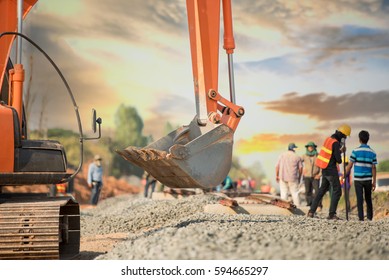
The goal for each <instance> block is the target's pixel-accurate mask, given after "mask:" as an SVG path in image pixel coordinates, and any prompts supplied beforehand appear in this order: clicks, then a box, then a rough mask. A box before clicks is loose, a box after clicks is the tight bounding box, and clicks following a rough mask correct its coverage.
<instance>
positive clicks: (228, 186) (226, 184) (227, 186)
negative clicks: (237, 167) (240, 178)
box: [222, 175, 234, 191]
mask: <svg viewBox="0 0 389 280" xmlns="http://www.w3.org/2000/svg"><path fill="white" fill-rule="evenodd" d="M222 186H223V188H222V190H223V191H227V190H228V191H230V190H233V189H234V185H233V181H232V179H231V177H230V176H229V175H227V177H226V178H224V180H223V182H222Z"/></svg>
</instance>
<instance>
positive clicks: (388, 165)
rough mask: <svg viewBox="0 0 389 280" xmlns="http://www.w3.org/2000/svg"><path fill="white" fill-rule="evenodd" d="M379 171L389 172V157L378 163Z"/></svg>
mask: <svg viewBox="0 0 389 280" xmlns="http://www.w3.org/2000/svg"><path fill="white" fill-rule="evenodd" d="M377 171H378V172H389V159H385V160H383V161H381V162H379V163H378V165H377Z"/></svg>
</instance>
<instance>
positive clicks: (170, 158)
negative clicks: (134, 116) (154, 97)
mask: <svg viewBox="0 0 389 280" xmlns="http://www.w3.org/2000/svg"><path fill="white" fill-rule="evenodd" d="M186 4H187V13H188V27H189V34H190V46H191V57H192V69H193V82H194V92H195V102H196V116H195V117H194V119H193V120H192V122H191V123H190V124H189V125H184V126H182V127H180V128H178V129H177V130H175V131H172V132H171V133H169V134H168V135H167V136H165V137H163V138H161V139H159V140H157V141H155V142H153V143H151V144H150V145H148V146H146V147H144V148H139V147H132V146H130V147H127V148H126V149H124V150H119V151H117V152H118V153H119V154H120V155H121V156H122V157H123V158H125V159H126V160H128V161H130V162H132V163H134V164H136V165H138V166H140V167H141V168H143V169H145V170H146V171H147V172H148V173H149V174H151V175H152V176H153V177H154V178H156V179H157V180H158V181H160V182H161V183H163V184H164V185H166V186H168V187H172V188H201V189H210V188H213V187H215V186H216V185H218V184H220V183H221V182H222V181H223V179H224V178H225V177H226V176H227V174H228V172H229V170H230V168H231V160H232V147H233V134H234V132H235V130H236V128H237V126H238V124H239V121H240V119H241V117H242V116H243V114H244V109H243V108H242V107H240V106H237V105H236V104H235V92H234V79H233V67H232V65H233V63H232V54H233V51H234V48H235V42H234V38H233V30H232V14H231V0H223V20H224V49H225V50H226V52H227V55H228V62H229V63H228V64H229V80H230V100H227V99H226V98H224V97H222V95H221V94H220V93H219V92H218V72H219V32H220V11H221V10H220V8H221V0H213V1H207V0H187V1H186Z"/></svg>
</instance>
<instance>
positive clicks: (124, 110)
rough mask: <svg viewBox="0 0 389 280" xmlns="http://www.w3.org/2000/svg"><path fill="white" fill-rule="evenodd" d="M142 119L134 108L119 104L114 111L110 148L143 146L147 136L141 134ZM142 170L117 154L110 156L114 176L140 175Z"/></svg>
mask: <svg viewBox="0 0 389 280" xmlns="http://www.w3.org/2000/svg"><path fill="white" fill-rule="evenodd" d="M142 131H143V120H142V118H141V117H140V116H139V114H138V111H137V110H136V108H134V107H131V106H125V105H123V104H121V105H120V106H119V108H118V109H117V111H116V113H115V139H114V141H113V142H112V145H113V147H112V150H120V149H124V148H126V147H128V146H135V147H144V146H146V145H147V142H148V138H147V137H146V136H144V135H143V134H142ZM142 173H143V170H142V169H141V168H140V167H138V166H136V165H134V164H132V163H130V162H128V161H126V160H124V159H123V158H122V157H121V156H119V155H118V154H116V153H115V154H114V155H113V158H112V165H111V174H112V175H113V176H115V177H120V176H122V175H136V176H141V175H142Z"/></svg>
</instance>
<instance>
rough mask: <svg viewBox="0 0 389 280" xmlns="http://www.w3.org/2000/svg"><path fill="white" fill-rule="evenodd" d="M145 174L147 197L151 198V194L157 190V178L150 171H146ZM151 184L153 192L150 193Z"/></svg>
mask: <svg viewBox="0 0 389 280" xmlns="http://www.w3.org/2000/svg"><path fill="white" fill-rule="evenodd" d="M143 176H144V177H145V178H146V184H145V193H144V195H145V197H146V198H147V197H148V198H151V196H152V195H153V192H154V191H155V185H156V184H157V180H156V179H155V178H154V177H153V176H151V175H150V174H149V173H147V172H146V171H145V173H144V174H143ZM150 186H151V192H150V194H149V188H150Z"/></svg>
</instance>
